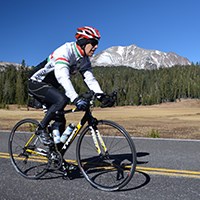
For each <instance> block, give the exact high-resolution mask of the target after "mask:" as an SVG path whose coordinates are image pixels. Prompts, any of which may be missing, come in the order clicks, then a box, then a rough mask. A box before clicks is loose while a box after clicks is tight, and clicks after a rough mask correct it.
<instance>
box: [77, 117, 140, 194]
mask: <svg viewBox="0 0 200 200" xmlns="http://www.w3.org/2000/svg"><path fill="white" fill-rule="evenodd" d="M96 127H97V129H98V130H99V132H100V134H101V136H102V138H103V140H104V143H105V145H106V147H107V150H108V153H107V155H98V153H97V151H96V147H95V145H94V141H93V139H92V134H91V133H90V132H91V131H90V127H89V126H87V127H85V128H84V129H83V131H82V133H81V135H80V137H79V139H78V143H77V149H76V154H77V155H76V156H77V161H78V165H79V168H80V170H81V172H82V174H83V176H84V177H85V178H86V180H87V181H88V182H89V183H90V184H91V185H92V186H94V187H95V188H98V189H100V190H103V191H116V190H119V189H121V188H123V187H124V186H125V185H127V184H128V182H129V181H130V180H131V178H132V177H133V175H134V173H135V168H136V163H137V161H136V160H137V159H136V149H135V146H134V143H133V141H132V138H131V137H130V135H129V133H128V132H127V131H126V130H125V129H124V128H123V127H121V126H120V125H118V124H117V123H115V122H112V121H108V120H100V121H98V124H97V125H96Z"/></svg>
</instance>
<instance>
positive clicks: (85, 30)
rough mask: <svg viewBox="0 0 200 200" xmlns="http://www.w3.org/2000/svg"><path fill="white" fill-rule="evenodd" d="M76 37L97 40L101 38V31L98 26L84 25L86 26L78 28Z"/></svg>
mask: <svg viewBox="0 0 200 200" xmlns="http://www.w3.org/2000/svg"><path fill="white" fill-rule="evenodd" d="M75 37H76V39H77V40H80V39H95V40H97V41H98V40H99V39H100V38H101V36H100V33H99V31H98V30H97V29H96V28H93V27H90V26H84V27H80V28H77V32H76V35H75Z"/></svg>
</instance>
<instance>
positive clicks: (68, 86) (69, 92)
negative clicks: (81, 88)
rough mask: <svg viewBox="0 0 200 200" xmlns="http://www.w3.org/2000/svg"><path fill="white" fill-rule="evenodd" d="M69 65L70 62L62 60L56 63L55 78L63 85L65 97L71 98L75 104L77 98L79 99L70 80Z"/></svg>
mask: <svg viewBox="0 0 200 200" xmlns="http://www.w3.org/2000/svg"><path fill="white" fill-rule="evenodd" d="M69 71H70V70H69V64H68V62H66V61H64V62H63V59H60V60H59V61H57V62H55V71H54V73H55V77H56V78H57V80H58V82H59V83H60V84H61V85H62V87H63V88H64V89H65V95H66V96H67V97H68V98H70V101H71V102H73V101H74V100H75V98H77V97H78V94H77V93H76V91H75V89H74V87H73V85H72V82H71V79H70V72H69Z"/></svg>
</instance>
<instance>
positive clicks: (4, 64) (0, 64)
mask: <svg viewBox="0 0 200 200" xmlns="http://www.w3.org/2000/svg"><path fill="white" fill-rule="evenodd" d="M10 66H13V67H16V68H18V67H19V66H21V65H20V64H17V63H11V62H0V71H4V70H5V69H6V68H7V67H10Z"/></svg>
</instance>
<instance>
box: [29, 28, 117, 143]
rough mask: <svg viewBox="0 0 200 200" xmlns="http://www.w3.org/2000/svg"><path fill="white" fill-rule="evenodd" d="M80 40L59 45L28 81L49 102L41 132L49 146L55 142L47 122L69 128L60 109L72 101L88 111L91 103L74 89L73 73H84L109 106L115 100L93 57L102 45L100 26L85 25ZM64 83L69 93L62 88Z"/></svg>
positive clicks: (35, 93) (37, 67)
mask: <svg viewBox="0 0 200 200" xmlns="http://www.w3.org/2000/svg"><path fill="white" fill-rule="evenodd" d="M75 37H76V41H74V42H67V43H65V44H63V45H62V46H60V47H58V48H57V49H56V50H55V51H54V52H53V53H52V54H51V55H49V57H48V58H47V59H45V60H44V61H43V62H42V63H40V64H39V65H38V66H36V68H35V69H36V72H34V73H33V74H32V75H31V76H30V78H29V81H28V83H29V84H28V89H29V92H30V93H31V94H32V95H33V96H34V97H35V98H36V99H37V100H39V101H40V102H42V103H45V104H46V105H47V108H48V110H47V112H46V114H45V116H44V118H43V119H42V121H41V122H40V124H39V127H38V134H39V136H40V139H41V140H42V142H43V143H44V144H45V145H50V144H52V143H53V141H52V139H51V137H50V136H49V134H48V133H47V131H46V128H47V125H48V124H49V122H50V121H51V120H52V119H55V122H57V123H58V124H59V126H60V127H59V129H60V132H63V131H64V129H65V123H66V122H65V118H64V115H60V116H56V115H55V112H56V111H61V110H63V109H64V107H65V106H66V104H67V103H69V100H70V101H71V102H73V103H74V104H75V105H76V107H77V109H79V110H85V109H86V108H87V106H88V102H87V101H86V100H85V99H84V98H82V97H80V96H79V95H78V94H77V92H76V91H75V89H74V86H73V85H72V82H71V80H70V77H71V75H74V74H76V73H77V72H80V73H81V75H82V77H83V79H84V82H85V83H86V85H87V86H88V88H89V89H90V90H93V91H94V92H95V93H102V95H101V96H100V97H99V100H100V101H101V102H103V103H104V105H105V106H112V105H113V104H114V102H113V101H112V100H111V99H109V98H108V97H107V96H105V95H103V91H102V89H101V87H100V85H99V83H98V81H97V80H96V79H95V77H94V75H93V73H92V68H91V63H90V60H89V57H91V56H92V55H93V54H94V52H95V50H96V49H97V48H98V42H99V40H100V37H101V36H100V33H99V31H98V30H97V29H96V28H93V27H90V26H84V27H80V28H78V29H77V32H76V34H75ZM59 86H62V87H63V88H64V90H65V94H64V93H62V92H61V90H59Z"/></svg>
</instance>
